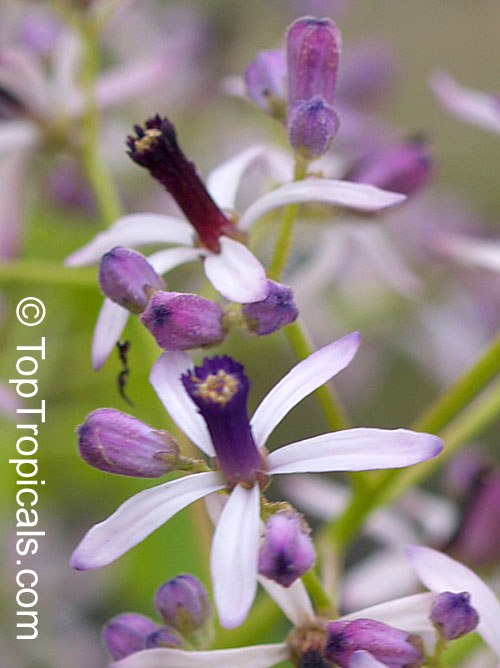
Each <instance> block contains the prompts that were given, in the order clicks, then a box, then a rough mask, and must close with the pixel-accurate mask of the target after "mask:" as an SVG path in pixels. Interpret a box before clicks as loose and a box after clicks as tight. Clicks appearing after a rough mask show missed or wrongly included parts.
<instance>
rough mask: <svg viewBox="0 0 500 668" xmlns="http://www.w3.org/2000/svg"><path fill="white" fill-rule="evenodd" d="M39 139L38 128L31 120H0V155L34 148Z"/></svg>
mask: <svg viewBox="0 0 500 668" xmlns="http://www.w3.org/2000/svg"><path fill="white" fill-rule="evenodd" d="M39 139H40V132H39V130H38V128H37V127H36V126H35V125H34V124H33V123H30V122H29V121H3V120H2V121H0V155H1V154H2V153H10V152H11V151H18V150H19V151H21V150H24V149H29V148H32V147H33V146H35V145H36V144H37V142H38V140H39Z"/></svg>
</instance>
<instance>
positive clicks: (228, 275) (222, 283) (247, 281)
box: [205, 237, 268, 304]
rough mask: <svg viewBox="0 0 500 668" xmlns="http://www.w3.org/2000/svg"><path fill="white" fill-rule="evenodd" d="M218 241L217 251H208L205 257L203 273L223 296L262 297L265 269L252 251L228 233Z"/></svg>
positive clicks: (246, 301) (252, 299)
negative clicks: (218, 247)
mask: <svg viewBox="0 0 500 668" xmlns="http://www.w3.org/2000/svg"><path fill="white" fill-rule="evenodd" d="M220 245H221V252H220V253H218V254H212V253H211V254H210V255H208V256H207V257H206V259H205V273H206V275H207V278H208V280H209V281H210V283H212V285H213V286H214V288H215V289H216V290H217V291H218V292H220V294H221V295H222V296H223V297H225V298H226V299H229V300H230V301H233V302H239V303H241V304H250V303H252V302H258V301H261V300H263V299H265V298H266V296H267V292H268V285H267V278H266V272H265V270H264V267H263V266H262V265H261V263H260V262H259V261H258V260H257V258H256V257H255V255H253V253H251V252H250V251H249V250H248V248H247V247H246V246H243V244H240V243H239V242H238V241H235V240H234V239H230V238H229V237H221V238H220Z"/></svg>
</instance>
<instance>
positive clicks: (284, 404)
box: [251, 332, 361, 446]
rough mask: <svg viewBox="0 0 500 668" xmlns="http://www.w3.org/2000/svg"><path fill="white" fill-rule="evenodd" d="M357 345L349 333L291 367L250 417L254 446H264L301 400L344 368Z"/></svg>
mask: <svg viewBox="0 0 500 668" xmlns="http://www.w3.org/2000/svg"><path fill="white" fill-rule="evenodd" d="M360 343H361V338H360V335H359V333H358V332H352V333H351V334H347V335H346V336H343V337H342V338H341V339H338V340H337V341H334V342H333V343H330V344H328V345H327V346H324V347H323V348H320V349H319V350H317V351H316V352H314V353H312V355H309V357H308V358H307V359H305V360H303V361H302V362H299V363H298V364H297V365H296V366H294V367H293V369H292V370H291V371H289V372H288V373H287V375H286V376H284V378H282V379H281V380H280V382H279V383H278V384H277V385H275V386H274V387H273V389H272V390H271V391H270V392H269V393H268V394H267V396H266V397H264V399H263V400H262V401H261V403H260V404H259V406H258V407H257V410H256V411H255V413H254V415H253V417H252V420H251V425H252V431H253V435H254V438H255V442H256V443H257V445H258V446H263V445H264V444H265V442H266V440H267V438H268V436H269V434H270V433H271V432H272V431H273V430H274V428H275V427H276V426H277V425H278V424H279V423H280V422H281V420H282V419H283V418H284V417H285V415H286V414H287V413H288V412H289V411H290V410H291V409H292V408H293V407H294V406H296V405H297V404H298V403H299V402H300V401H302V399H304V398H305V397H307V396H308V395H309V394H311V392H314V390H317V389H318V387H321V385H323V384H324V383H326V382H327V381H328V380H330V378H333V376H335V375H336V374H337V373H339V372H340V371H342V369H345V367H346V366H347V365H348V364H349V362H350V361H351V360H352V359H353V357H354V355H355V354H356V352H357V350H358V348H359V345H360Z"/></svg>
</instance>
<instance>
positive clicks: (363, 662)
mask: <svg viewBox="0 0 500 668" xmlns="http://www.w3.org/2000/svg"><path fill="white" fill-rule="evenodd" d="M349 668H387V665H386V664H385V663H381V662H380V661H377V659H376V658H375V657H374V656H372V655H371V654H370V652H366V651H365V650H363V649H358V650H356V652H354V653H353V655H352V656H351V659H350V661H349Z"/></svg>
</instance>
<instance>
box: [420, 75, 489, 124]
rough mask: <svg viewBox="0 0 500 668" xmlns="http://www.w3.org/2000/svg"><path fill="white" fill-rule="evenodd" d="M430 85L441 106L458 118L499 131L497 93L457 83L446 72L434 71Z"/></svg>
mask: <svg viewBox="0 0 500 668" xmlns="http://www.w3.org/2000/svg"><path fill="white" fill-rule="evenodd" d="M430 85H431V88H432V90H433V91H434V93H435V95H436V96H437V98H438V100H439V101H440V102H441V104H442V105H443V107H444V108H445V109H447V110H448V111H450V112H451V113H452V114H454V115H455V116H458V118H461V119H462V120H464V121H467V122H468V123H473V124H474V125H478V126H479V127H481V128H483V129H484V130H490V131H492V132H497V133H500V102H499V98H498V95H497V96H495V95H488V94H487V93H480V92H478V91H476V90H473V89H472V88H465V87H464V86H461V85H460V84H458V83H457V82H456V81H455V80H454V79H453V78H452V77H450V75H449V74H446V72H434V74H432V76H431V78H430Z"/></svg>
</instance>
